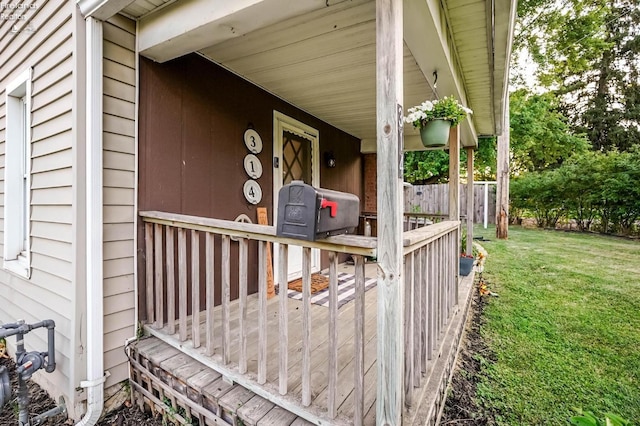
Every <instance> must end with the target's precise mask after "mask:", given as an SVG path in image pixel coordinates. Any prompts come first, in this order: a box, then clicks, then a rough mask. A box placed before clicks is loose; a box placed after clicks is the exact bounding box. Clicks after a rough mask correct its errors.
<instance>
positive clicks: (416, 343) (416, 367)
mask: <svg viewBox="0 0 640 426" xmlns="http://www.w3.org/2000/svg"><path fill="white" fill-rule="evenodd" d="M421 253H422V249H418V250H417V251H415V252H413V274H412V275H413V277H414V278H413V293H414V296H413V300H412V303H413V318H412V321H413V327H414V328H413V353H414V355H413V386H414V387H417V388H418V387H420V379H421V378H422V361H421V356H420V355H421V354H422V346H423V343H424V342H423V341H422V340H421V337H422V327H423V324H422V321H420V319H421V318H422V292H423V291H424V290H423V285H422V274H423V269H422V256H421Z"/></svg>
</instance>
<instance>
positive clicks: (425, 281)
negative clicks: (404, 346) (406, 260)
mask: <svg viewBox="0 0 640 426" xmlns="http://www.w3.org/2000/svg"><path fill="white" fill-rule="evenodd" d="M428 259H429V246H428V245H427V246H424V247H422V249H420V269H421V270H422V276H421V278H422V279H421V280H420V287H422V297H421V298H420V324H421V326H420V370H421V372H422V373H426V372H427V353H428V352H427V351H428V349H427V345H428V343H427V339H428V334H429V333H428V331H427V330H428V327H429V317H428V313H429V266H430V265H429V262H428Z"/></svg>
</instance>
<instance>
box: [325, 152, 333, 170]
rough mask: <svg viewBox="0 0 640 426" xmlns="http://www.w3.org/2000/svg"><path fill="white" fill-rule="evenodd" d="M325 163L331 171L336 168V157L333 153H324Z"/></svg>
mask: <svg viewBox="0 0 640 426" xmlns="http://www.w3.org/2000/svg"><path fill="white" fill-rule="evenodd" d="M324 162H325V164H326V165H327V167H328V168H330V169H333V168H334V167H335V166H336V157H335V156H334V155H333V151H328V152H325V153H324Z"/></svg>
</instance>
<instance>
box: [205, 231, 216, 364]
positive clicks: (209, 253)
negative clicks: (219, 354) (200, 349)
mask: <svg viewBox="0 0 640 426" xmlns="http://www.w3.org/2000/svg"><path fill="white" fill-rule="evenodd" d="M214 242H215V240H214V235H213V234H212V233H210V232H207V233H206V240H205V256H206V257H207V260H206V269H207V270H206V277H205V279H206V284H205V286H206V298H207V331H206V334H207V355H209V356H211V355H213V348H214V344H215V341H214V337H215V334H214V319H213V307H214V303H215V281H214V259H213V255H214Z"/></svg>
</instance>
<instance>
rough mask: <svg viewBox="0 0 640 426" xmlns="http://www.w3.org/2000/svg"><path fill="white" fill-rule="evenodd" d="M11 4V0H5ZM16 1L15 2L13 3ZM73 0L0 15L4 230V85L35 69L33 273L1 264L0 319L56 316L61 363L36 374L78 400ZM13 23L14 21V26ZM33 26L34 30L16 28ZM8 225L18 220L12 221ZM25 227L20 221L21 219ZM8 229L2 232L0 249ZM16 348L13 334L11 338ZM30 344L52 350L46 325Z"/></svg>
mask: <svg viewBox="0 0 640 426" xmlns="http://www.w3.org/2000/svg"><path fill="white" fill-rule="evenodd" d="M7 3H8V2H7ZM11 3H14V4H15V3H17V2H11ZM74 7H75V2H71V1H67V0H49V1H38V2H37V8H36V9H30V10H25V11H11V12H9V11H8V10H4V9H3V10H2V13H3V14H7V13H11V14H18V15H23V17H24V19H23V20H21V19H13V20H12V19H8V18H3V19H2V20H0V234H1V233H3V230H4V217H5V215H4V213H5V206H4V192H5V191H4V189H5V182H4V175H5V173H4V166H5V164H6V162H7V161H11V159H6V158H5V150H6V146H5V142H6V140H5V136H6V132H5V129H6V105H5V98H6V87H7V84H8V83H9V82H11V81H12V80H14V79H15V78H16V77H17V76H18V75H19V74H20V73H21V72H23V71H24V70H26V69H27V68H29V67H32V68H33V77H32V98H31V99H32V103H31V123H30V125H31V191H30V200H31V214H30V226H31V237H30V244H31V276H30V279H24V278H22V277H19V276H17V275H15V274H13V273H10V272H7V271H6V270H4V269H2V268H1V266H0V322H2V323H9V322H15V321H16V320H18V319H24V320H25V321H26V322H27V323H33V322H38V321H41V320H44V319H53V320H54V321H55V323H56V333H55V338H56V342H55V348H56V361H57V368H56V371H55V372H53V373H52V374H47V373H44V372H43V371H40V372H38V373H37V374H36V375H35V376H34V378H35V380H36V381H37V382H38V383H40V384H41V385H42V386H43V387H44V388H45V389H46V390H47V391H49V392H50V393H51V394H52V396H54V397H55V398H56V399H57V398H58V396H60V395H65V396H66V397H67V402H71V403H72V405H73V402H74V401H75V390H74V387H75V384H76V383H75V380H76V373H77V371H78V370H77V368H76V363H77V362H80V361H77V360H79V359H81V352H82V350H81V348H80V347H81V343H80V341H79V339H77V337H76V333H75V332H74V330H75V324H76V316H75V315H76V309H75V307H76V304H75V303H76V301H75V298H76V296H75V283H76V278H77V277H76V273H77V271H76V269H75V268H74V261H75V253H76V247H75V245H74V237H75V232H76V230H75V228H74V227H73V225H72V223H73V217H74V215H75V214H76V213H75V210H74V209H75V208H76V207H77V206H76V205H74V202H73V200H75V199H76V198H77V197H76V191H77V187H76V186H74V179H73V175H74V170H73V164H74V162H75V160H74V152H73V144H74V143H75V141H77V135H76V134H75V133H74V132H75V130H74V129H72V111H73V106H74V102H75V98H74V96H73V87H74V82H75V79H76V78H77V75H76V74H75V71H74V68H75V65H76V60H77V57H74V54H73V53H74V45H75V43H76V42H77V41H78V40H77V38H74V36H73V29H74V27H75V24H76V23H77V22H78V21H77V16H76V14H75V11H74ZM14 26H15V27H14ZM27 26H28V27H29V29H30V31H18V32H13V31H12V30H14V29H18V30H20V29H23V28H26V27H27ZM9 226H12V225H11V224H9ZM15 226H19V225H15ZM2 243H3V235H0V256H2V253H3V251H2V248H1V245H2ZM7 340H8V343H9V344H10V349H11V350H12V352H13V350H14V349H15V339H14V338H9V339H7ZM25 343H26V346H27V349H28V350H38V351H43V350H46V348H47V344H46V332H45V331H44V330H43V329H40V330H37V331H33V332H31V333H29V334H27V335H26V337H25Z"/></svg>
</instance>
